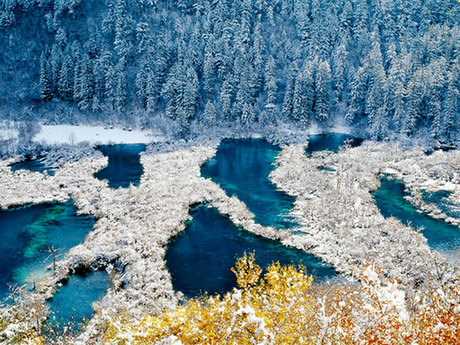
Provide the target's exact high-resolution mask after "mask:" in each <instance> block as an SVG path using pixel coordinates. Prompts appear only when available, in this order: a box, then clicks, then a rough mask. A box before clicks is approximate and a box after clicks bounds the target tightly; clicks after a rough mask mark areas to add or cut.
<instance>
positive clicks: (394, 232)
mask: <svg viewBox="0 0 460 345" xmlns="http://www.w3.org/2000/svg"><path fill="white" fill-rule="evenodd" d="M439 155H446V156H443V157H437V158H436V159H437V160H438V162H440V164H438V165H436V168H438V169H440V170H439V171H440V172H441V171H443V172H444V173H445V174H442V173H440V174H438V175H437V177H433V176H432V178H436V181H437V185H439V186H443V185H446V183H447V182H450V183H451V184H452V186H451V187H452V189H453V190H454V191H458V189H459V187H460V186H459V184H458V179H457V177H456V175H455V173H454V174H453V175H451V174H450V173H449V171H450V170H449V169H450V168H449V166H445V165H444V164H442V162H446V161H450V162H452V163H455V161H456V160H458V157H457V156H455V157H456V158H455V157H454V155H458V154H457V153H442V152H441V153H439ZM447 155H448V156H447ZM429 157H430V156H426V155H424V154H423V152H419V151H417V150H414V151H404V150H402V149H401V148H400V147H399V146H398V145H395V144H388V143H375V142H365V143H364V144H363V145H362V146H360V147H357V148H353V149H348V150H344V151H341V152H339V153H338V154H332V153H326V152H318V153H315V154H313V156H312V157H311V158H310V157H307V156H306V155H305V150H304V145H294V146H290V147H285V148H284V149H283V151H282V153H281V155H280V156H279V157H278V159H277V162H278V164H279V166H278V168H277V169H276V170H275V171H273V172H272V174H271V176H270V177H271V179H272V181H273V182H274V183H275V184H276V185H277V186H278V187H279V188H281V189H282V190H284V191H285V192H287V193H288V194H290V195H292V196H295V197H296V198H297V200H296V202H295V207H294V210H293V211H292V215H293V216H295V217H296V218H297V220H298V222H299V223H300V224H301V225H302V227H301V229H298V230H299V232H303V233H304V234H299V236H298V238H296V239H294V241H295V242H296V243H297V244H298V245H300V244H302V245H303V246H304V248H305V249H310V250H311V251H312V252H313V253H315V254H316V255H317V256H319V257H321V258H323V260H325V261H326V262H328V263H330V264H331V265H333V266H334V267H336V268H337V269H338V270H339V271H342V272H345V273H347V274H353V273H354V272H355V271H356V270H357V269H358V268H359V267H361V266H362V264H363V263H365V262H368V261H369V260H373V261H374V262H375V263H376V265H377V266H379V267H381V268H383V269H385V270H386V272H387V274H388V275H389V276H390V277H393V278H395V277H397V278H398V279H400V280H401V281H402V282H403V283H405V284H408V286H411V287H417V288H420V287H421V286H423V285H425V284H431V285H436V284H442V283H443V282H445V281H447V280H450V279H456V278H457V272H458V267H456V266H453V265H452V264H450V263H448V262H447V260H446V258H444V257H443V256H442V255H440V254H439V253H437V252H435V251H432V250H431V249H430V248H429V247H428V245H427V243H426V239H425V238H424V236H423V235H422V234H421V233H419V232H417V231H415V230H414V229H412V228H410V227H407V226H404V225H403V224H401V223H400V222H399V221H397V220H396V219H394V218H389V219H385V218H384V217H383V216H382V215H381V214H380V212H379V210H378V208H377V206H376V205H375V203H374V200H373V198H372V194H371V193H370V192H371V191H373V190H376V189H377V188H378V186H379V180H378V178H377V176H378V175H379V174H380V173H384V172H389V171H393V172H394V173H395V174H397V175H400V176H401V177H402V178H403V179H404V180H405V181H406V180H410V181H412V184H413V185H414V186H416V185H417V186H419V185H423V182H424V181H425V178H426V177H427V176H428V174H429V171H426V169H428V166H429V165H428V164H426V165H424V164H417V163H420V161H425V160H427V159H430V158H429ZM433 162H434V161H433ZM324 166H326V167H330V168H333V169H335V170H334V171H328V170H324V169H318V167H324ZM458 166H459V165H457V167H458ZM389 169H391V170H389ZM418 169H420V170H418ZM408 170H411V171H413V173H411V174H410V175H405V174H407V173H408ZM424 170H425V171H424ZM423 171H424V172H423ZM452 223H454V221H453V222H452Z"/></svg>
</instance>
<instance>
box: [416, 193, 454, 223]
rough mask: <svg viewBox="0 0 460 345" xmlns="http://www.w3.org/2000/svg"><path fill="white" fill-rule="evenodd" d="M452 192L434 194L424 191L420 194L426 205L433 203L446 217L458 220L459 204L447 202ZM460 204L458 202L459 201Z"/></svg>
mask: <svg viewBox="0 0 460 345" xmlns="http://www.w3.org/2000/svg"><path fill="white" fill-rule="evenodd" d="M451 194H452V192H450V191H447V190H439V191H436V192H427V191H424V192H423V194H422V198H423V201H424V202H426V203H429V204H431V203H434V204H436V206H438V207H439V209H440V210H441V211H442V212H444V213H445V214H446V215H447V216H448V217H452V218H460V204H458V203H454V202H452V201H451V200H449V199H448V198H449V196H450V195H451ZM459 203H460V200H459Z"/></svg>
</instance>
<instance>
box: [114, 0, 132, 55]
mask: <svg viewBox="0 0 460 345" xmlns="http://www.w3.org/2000/svg"><path fill="white" fill-rule="evenodd" d="M114 15H115V41H114V48H115V51H116V52H117V54H118V56H119V57H120V59H122V60H124V61H127V59H128V58H129V57H130V55H131V53H132V50H133V38H132V34H133V20H132V18H131V15H130V14H129V12H128V6H127V3H126V0H117V5H116V7H115V13H114Z"/></svg>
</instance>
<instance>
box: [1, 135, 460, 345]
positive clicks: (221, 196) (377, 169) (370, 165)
mask: <svg viewBox="0 0 460 345" xmlns="http://www.w3.org/2000/svg"><path fill="white" fill-rule="evenodd" d="M385 145H387V144H378V143H369V144H365V145H363V146H362V147H360V148H355V149H350V150H347V151H345V152H340V153H339V154H337V155H328V154H325V153H319V154H315V155H314V156H313V157H312V158H308V157H306V155H305V154H304V146H303V145H293V146H287V147H285V148H284V149H283V151H282V153H281V154H280V155H279V156H278V158H277V163H278V164H279V166H278V168H277V169H276V170H275V171H273V172H272V174H271V179H272V181H273V182H274V183H275V184H277V186H278V187H280V188H281V189H283V190H284V191H286V192H287V193H288V194H290V195H294V196H296V197H297V200H296V202H295V208H294V210H293V211H292V214H293V215H294V216H296V217H297V219H298V220H299V223H300V224H301V226H302V227H303V230H304V234H301V232H302V231H301V230H302V228H301V229H300V231H296V233H295V234H294V233H291V232H290V231H288V230H277V229H274V228H271V227H264V226H261V225H260V224H257V223H255V221H254V219H253V218H254V215H253V214H252V213H251V212H249V211H248V209H247V207H246V205H245V204H244V203H243V202H241V201H239V200H238V199H237V198H235V197H228V196H227V195H226V193H225V191H223V190H222V189H221V188H220V186H218V185H217V184H216V183H214V182H212V181H211V180H210V179H205V178H203V177H201V173H200V166H201V165H202V164H203V163H204V162H205V161H206V160H208V159H210V158H211V157H213V156H214V155H215V153H216V148H215V147H212V146H199V147H188V148H184V149H179V150H175V151H171V152H166V153H157V154H148V153H145V154H143V155H142V156H141V163H142V164H143V167H144V175H143V176H142V178H141V181H140V185H139V186H137V187H135V186H131V187H129V188H126V189H116V190H114V189H111V188H109V187H108V184H107V181H100V180H97V179H95V178H94V177H93V174H94V173H95V172H96V171H98V170H100V169H102V168H103V167H104V166H106V165H107V162H108V159H107V158H106V157H101V156H91V157H87V158H84V159H82V160H79V161H77V162H68V163H65V164H64V165H63V166H61V167H60V168H58V169H57V170H56V174H55V176H48V175H45V174H40V173H33V172H29V171H25V170H20V171H16V172H12V171H11V169H10V168H9V166H8V164H9V163H11V160H5V161H1V162H0V185H1V186H2V194H1V195H0V208H7V207H9V206H13V205H21V204H36V203H42V202H47V201H60V202H63V201H66V200H68V199H69V198H71V199H72V200H73V201H74V203H75V205H76V207H77V210H78V212H79V213H84V214H92V215H94V216H95V217H96V219H97V222H96V224H95V226H94V229H93V231H91V232H90V233H89V234H88V235H87V236H86V238H85V241H84V242H83V243H82V244H79V245H77V246H76V247H74V248H72V249H71V250H69V252H68V253H66V255H65V257H64V259H62V260H61V261H59V262H58V268H57V271H56V274H55V275H51V276H48V277H46V278H44V280H43V281H41V282H40V283H39V284H38V285H37V286H38V288H37V293H36V294H31V295H40V296H42V297H41V298H44V297H46V298H49V297H51V296H52V293H53V291H54V289H55V287H56V285H57V284H58V283H59V282H61V281H63V280H65V279H67V278H68V277H69V276H70V275H72V274H74V273H75V272H76V271H78V270H80V269H81V268H85V267H86V268H88V267H92V268H97V267H98V266H99V267H103V268H106V270H107V271H108V272H111V274H110V277H111V281H112V287H111V288H109V290H108V292H107V294H106V295H105V297H104V298H103V299H102V301H100V302H97V305H98V306H99V307H97V308H96V310H97V311H96V314H95V316H94V317H93V318H92V320H91V321H90V323H89V325H88V327H87V329H86V331H85V332H84V333H82V334H81V335H80V336H79V341H80V343H81V344H84V343H86V342H87V341H88V340H89V339H91V338H94V337H97V336H98V332H97V329H98V327H99V326H100V325H102V324H103V323H104V322H105V321H107V320H110V319H112V318H113V317H114V316H115V315H117V314H119V313H121V312H123V311H128V312H129V313H130V315H131V316H133V317H135V318H137V317H139V316H141V315H142V314H145V313H147V312H149V313H152V312H154V311H160V310H162V309H164V308H174V307H175V306H176V305H177V303H178V301H179V299H180V298H181V295H180V294H179V293H176V292H175V291H174V290H173V288H172V283H171V276H170V274H169V272H168V270H167V269H166V263H165V259H164V258H165V253H166V246H167V244H168V242H169V240H170V239H171V238H173V237H174V236H176V235H177V234H178V233H180V232H181V231H183V230H184V228H185V222H186V220H188V219H189V218H190V215H189V208H190V206H191V205H196V204H200V203H209V204H210V205H211V206H213V207H216V208H217V209H218V211H219V212H220V213H221V214H223V215H227V216H228V217H229V218H230V219H231V221H232V222H233V223H234V224H235V225H237V226H241V227H243V228H244V229H245V230H247V231H250V232H252V233H255V234H258V235H261V236H264V237H267V238H270V239H277V240H280V241H281V242H282V243H283V244H284V245H288V246H292V247H295V248H298V249H302V250H306V251H308V252H311V253H314V254H315V255H317V256H318V257H320V258H322V259H323V260H324V261H325V262H327V263H329V264H331V265H332V266H333V267H334V268H336V270H337V271H338V272H342V273H345V274H347V275H349V276H353V275H354V274H355V272H356V269H357V268H359V267H360V266H361V265H362V264H363V263H364V262H368V261H369V260H370V259H372V260H374V261H375V262H376V264H377V265H380V266H381V267H382V268H384V269H387V270H388V274H389V275H390V276H392V277H396V276H397V277H398V278H399V279H400V280H401V281H402V282H403V283H407V284H408V285H409V286H419V285H420V284H424V283H428V280H430V282H431V281H432V279H434V280H437V283H442V282H444V281H446V280H451V279H455V272H457V268H455V267H453V266H451V265H450V264H449V263H448V262H447V261H446V260H445V258H443V257H442V256H441V255H440V254H438V253H436V252H433V251H432V250H431V249H430V248H429V247H428V246H427V245H426V240H425V239H424V238H423V236H422V235H421V234H418V233H416V232H415V231H413V230H412V229H411V228H408V227H404V226H402V224H400V223H399V222H397V221H395V220H394V219H384V218H383V217H382V216H381V215H380V213H379V212H378V210H377V208H376V206H375V204H374V203H373V200H372V198H371V196H370V194H369V191H370V190H375V189H376V188H377V187H378V179H377V177H376V176H377V175H378V174H379V173H381V172H383V171H384V170H385V169H387V168H393V169H396V168H398V166H397V164H396V163H395V164H393V165H389V163H388V162H389V161H391V160H390V159H389V158H391V157H397V155H396V154H400V155H401V157H405V158H406V159H414V158H413V157H418V156H419V154H418V153H417V154H415V153H414V154H413V156H411V154H408V153H403V152H399V151H396V150H400V149H399V148H397V149H396V148H393V149H392V148H391V147H387V146H385ZM444 154H448V153H441V155H444ZM380 155H382V157H386V159H382V158H381V157H380ZM448 155H449V156H446V157H447V158H446V157H444V156H442V157H441V158H444V159H447V160H451V159H452V157H451V155H457V154H456V153H454V154H452V153H450V154H448ZM363 157H364V158H363ZM411 157H412V158H411ZM426 157H430V156H426ZM455 157H457V156H455ZM436 159H439V157H437V158H436ZM456 159H458V157H457V158H456ZM377 162H379V165H376V164H377ZM411 162H412V161H411ZM319 165H324V166H331V167H334V168H335V169H336V170H337V172H325V171H320V170H318V169H316V166H319ZM423 167H425V166H423ZM398 171H402V172H404V170H403V169H402V168H401V169H400V170H398ZM417 176H418V179H417V180H416V181H419V182H420V181H422V180H423V178H422V177H423V176H425V175H423V174H418V175H417ZM312 181H314V182H313V184H312ZM440 181H442V180H440ZM420 183H421V182H420ZM457 187H458V186H457ZM457 187H456V188H457ZM350 205H351V207H350ZM327 214H329V215H330V216H328V217H326V216H327ZM296 230H299V229H296ZM115 262H117V263H119V264H121V265H122V266H123V267H125V271H124V273H121V272H117V270H116V269H114V267H113V264H114V263H115ZM433 272H438V276H436V277H431V275H432V273H433ZM429 277H431V278H429ZM123 281H127V282H129V284H127V285H126V286H125V287H124V288H122V282H123ZM26 298H32V297H30V296H29V297H27V296H26ZM42 302H43V303H45V301H44V299H43V300H42ZM43 308H44V309H45V310H46V308H45V305H44V304H43ZM43 317H46V316H43ZM30 327H32V326H30Z"/></svg>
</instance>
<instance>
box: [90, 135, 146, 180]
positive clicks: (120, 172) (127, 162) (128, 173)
mask: <svg viewBox="0 0 460 345" xmlns="http://www.w3.org/2000/svg"><path fill="white" fill-rule="evenodd" d="M145 148H146V145H144V144H119V145H103V146H99V147H98V150H99V151H101V152H102V153H103V154H104V156H107V157H109V163H108V165H107V167H105V168H103V169H101V170H100V171H98V172H97V173H96V174H95V175H94V176H95V177H96V178H98V179H100V180H108V181H109V186H110V187H111V188H127V187H129V185H130V184H133V185H134V186H138V185H139V183H140V180H141V177H142V174H143V173H144V168H143V167H142V164H141V162H140V153H141V152H142V151H145Z"/></svg>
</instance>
